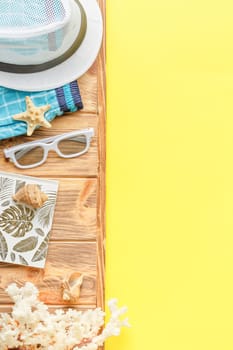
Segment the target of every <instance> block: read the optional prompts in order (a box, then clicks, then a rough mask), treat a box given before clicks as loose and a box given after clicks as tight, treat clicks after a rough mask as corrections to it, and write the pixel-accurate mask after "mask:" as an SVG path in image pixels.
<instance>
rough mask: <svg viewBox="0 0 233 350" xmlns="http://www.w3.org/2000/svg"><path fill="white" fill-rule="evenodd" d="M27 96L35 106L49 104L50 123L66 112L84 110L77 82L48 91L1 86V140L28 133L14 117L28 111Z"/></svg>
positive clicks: (25, 125)
mask: <svg viewBox="0 0 233 350" xmlns="http://www.w3.org/2000/svg"><path fill="white" fill-rule="evenodd" d="M25 96H30V98H31V99H32V101H33V103H34V104H35V106H37V107H39V106H43V105H47V104H49V105H50V106H51V108H50V110H49V111H47V112H46V113H45V118H46V119H47V120H48V121H51V120H53V119H54V118H55V117H56V116H59V115H62V114H64V113H65V112H75V111H78V110H80V109H82V108H83V104H82V98H81V95H80V91H79V87H78V83H77V81H74V82H71V83H70V84H66V85H64V86H62V87H59V88H57V89H52V90H46V91H37V92H27V91H17V90H12V89H8V88H5V87H1V86H0V140H3V139H7V138H10V137H13V136H18V135H24V134H26V133H27V124H26V123H25V122H23V121H16V120H14V119H13V118H12V117H13V116H14V115H15V114H18V113H21V112H24V111H25V110H26V103H25Z"/></svg>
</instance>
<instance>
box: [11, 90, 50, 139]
mask: <svg viewBox="0 0 233 350" xmlns="http://www.w3.org/2000/svg"><path fill="white" fill-rule="evenodd" d="M25 100H26V107H27V109H26V111H25V112H22V113H19V114H16V115H14V116H13V119H15V120H21V121H24V122H26V123H27V135H28V136H31V135H32V134H33V132H34V130H35V129H36V127H37V126H44V127H45V128H50V127H51V124H50V123H49V122H48V121H47V120H46V119H45V118H44V114H45V112H47V111H48V110H49V109H50V105H45V106H40V107H36V106H35V105H34V104H33V102H32V100H31V99H30V97H29V96H26V97H25Z"/></svg>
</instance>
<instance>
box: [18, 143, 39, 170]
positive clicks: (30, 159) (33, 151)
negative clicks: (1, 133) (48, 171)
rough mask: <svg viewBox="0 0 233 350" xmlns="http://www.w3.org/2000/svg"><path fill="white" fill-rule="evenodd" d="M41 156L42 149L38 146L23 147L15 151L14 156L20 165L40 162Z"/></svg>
mask: <svg viewBox="0 0 233 350" xmlns="http://www.w3.org/2000/svg"><path fill="white" fill-rule="evenodd" d="M43 157H44V149H43V148H42V147H40V146H38V147H28V148H23V149H22V150H19V151H17V152H15V158H16V160H17V162H18V164H19V165H20V166H30V165H35V164H37V163H39V162H41V160H42V159H43Z"/></svg>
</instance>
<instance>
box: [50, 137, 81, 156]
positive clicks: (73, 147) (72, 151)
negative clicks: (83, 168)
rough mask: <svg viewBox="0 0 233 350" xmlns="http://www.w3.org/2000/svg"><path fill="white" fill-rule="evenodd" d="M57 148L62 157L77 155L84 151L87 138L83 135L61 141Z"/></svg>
mask: <svg viewBox="0 0 233 350" xmlns="http://www.w3.org/2000/svg"><path fill="white" fill-rule="evenodd" d="M57 146H58V148H59V151H60V152H61V153H62V154H63V155H64V156H72V155H78V154H79V153H82V152H83V151H84V150H85V149H86V146H87V138H86V136H85V135H77V136H75V137H72V138H69V139H63V140H61V141H60V142H59V143H58V145H57Z"/></svg>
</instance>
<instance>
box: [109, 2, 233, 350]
mask: <svg viewBox="0 0 233 350" xmlns="http://www.w3.org/2000/svg"><path fill="white" fill-rule="evenodd" d="M232 16H233V2H232V0H221V1H220V0H219V1H215V0H147V1H142V2H141V1H135V0H107V274H106V279H107V288H106V298H107V299H108V298H110V297H117V298H118V299H119V303H120V305H124V304H126V305H128V308H129V310H128V316H129V319H130V322H131V324H132V328H130V329H124V330H123V332H122V335H121V336H120V337H116V338H112V339H111V340H109V341H108V342H107V345H106V350H142V349H143V350H148V349H149V350H157V349H158V350H197V349H198V350H207V349H211V350H215V349H216V350H228V349H229V350H230V349H231V350H232V349H233V21H232V18H233V17H232Z"/></svg>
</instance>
